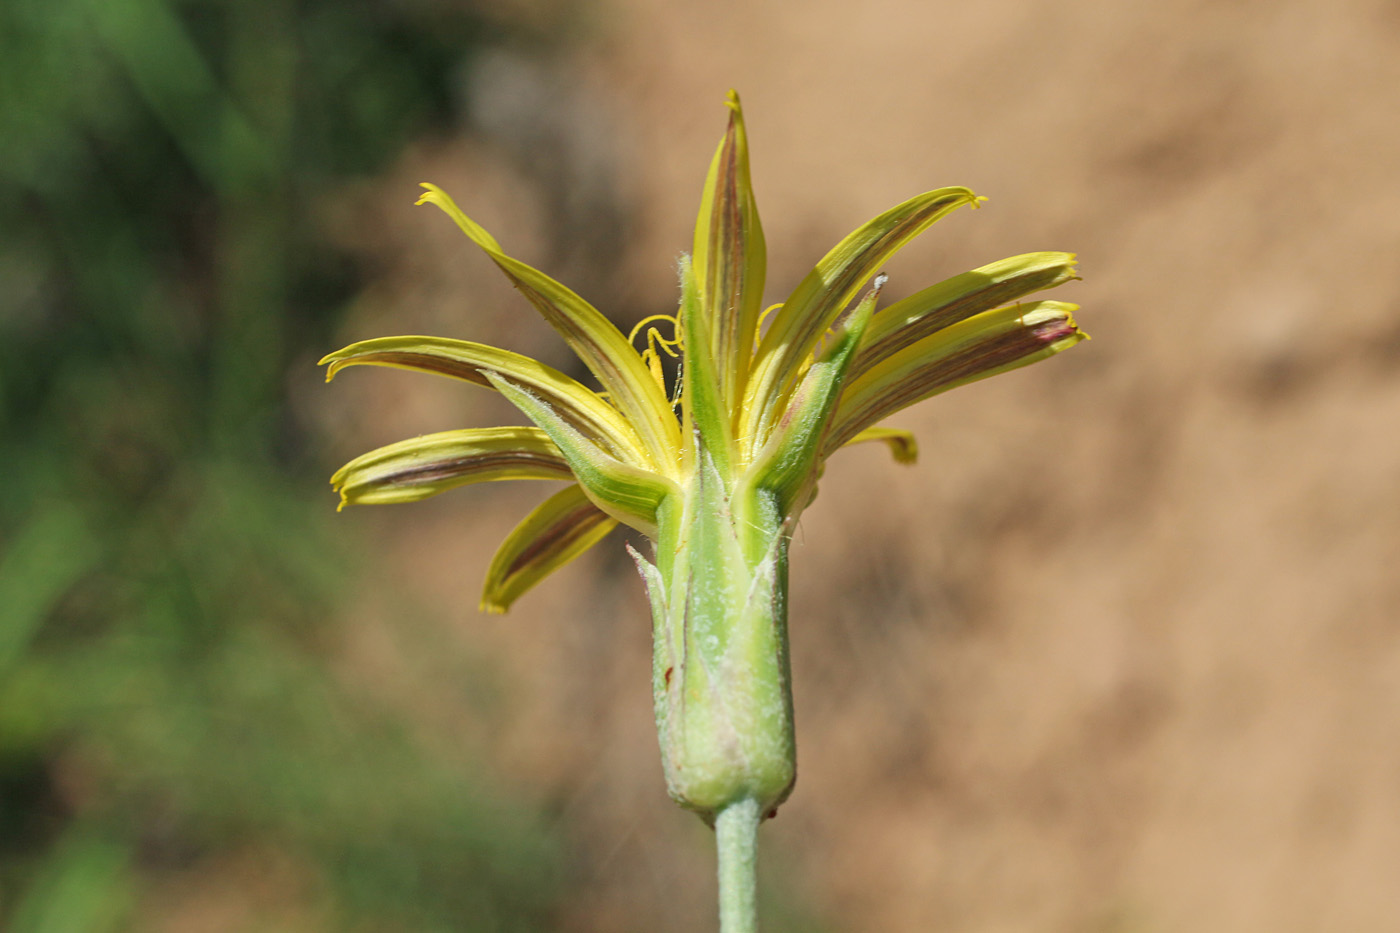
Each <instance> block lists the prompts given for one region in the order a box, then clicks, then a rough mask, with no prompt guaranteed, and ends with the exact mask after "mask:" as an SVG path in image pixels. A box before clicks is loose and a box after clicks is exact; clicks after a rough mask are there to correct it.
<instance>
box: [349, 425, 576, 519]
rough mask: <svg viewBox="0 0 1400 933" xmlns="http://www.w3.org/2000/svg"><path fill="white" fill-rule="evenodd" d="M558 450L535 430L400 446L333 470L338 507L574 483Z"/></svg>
mask: <svg viewBox="0 0 1400 933" xmlns="http://www.w3.org/2000/svg"><path fill="white" fill-rule="evenodd" d="M573 475H574V474H573V472H572V471H571V470H570V469H569V465H568V464H567V463H566V462H564V458H563V456H561V455H560V453H559V448H557V447H555V446H554V442H553V441H551V440H550V439H549V437H548V436H546V435H545V433H544V432H543V431H541V430H540V429H539V428H523V427H512V428H470V429H466V430H461V431H443V432H441V433H438V434H425V435H423V436H422V437H415V438H411V439H409V440H406V441H399V442H398V443H397V444H390V445H388V446H387V447H380V448H379V449H377V450H372V451H370V452H369V453H367V454H361V455H360V456H358V457H356V458H355V459H354V460H351V461H350V462H349V463H347V464H345V466H343V467H341V468H340V469H339V470H337V471H336V473H335V475H334V476H332V477H331V485H332V486H333V487H335V490H336V491H337V492H339V493H340V504H341V507H342V508H343V507H344V506H346V505H374V504H381V503H391V502H417V501H418V500H420V499H426V498H428V497H429V496H435V495H437V494H438V493H440V492H445V491H446V490H448V489H455V488H456V487H458V486H465V485H467V484H469V483H489V482H495V481H497V480H507V479H564V480H568V479H573Z"/></svg>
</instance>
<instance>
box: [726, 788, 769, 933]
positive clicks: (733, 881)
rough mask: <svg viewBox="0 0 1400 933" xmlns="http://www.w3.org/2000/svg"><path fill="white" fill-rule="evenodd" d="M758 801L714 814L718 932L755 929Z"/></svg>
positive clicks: (742, 802) (747, 801)
mask: <svg viewBox="0 0 1400 933" xmlns="http://www.w3.org/2000/svg"><path fill="white" fill-rule="evenodd" d="M762 818H763V814H762V813H761V812H760V811H759V807H758V801H756V800H753V799H751V798H746V799H744V800H740V801H738V802H736V803H732V804H730V805H729V806H727V807H725V808H724V809H723V810H721V811H719V816H717V817H715V844H716V847H717V849H718V851H719V930H720V933H757V931H758V901H757V898H756V896H755V894H756V890H757V887H758V823H759V820H761V819H762Z"/></svg>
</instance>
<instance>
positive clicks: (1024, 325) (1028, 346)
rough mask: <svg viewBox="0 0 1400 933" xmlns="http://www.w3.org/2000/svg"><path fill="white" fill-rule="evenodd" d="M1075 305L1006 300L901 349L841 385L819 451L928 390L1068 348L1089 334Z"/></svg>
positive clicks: (938, 389) (918, 398)
mask: <svg viewBox="0 0 1400 933" xmlns="http://www.w3.org/2000/svg"><path fill="white" fill-rule="evenodd" d="M1078 308H1079V306H1078V305H1072V304H1068V303H1066V302H1063V301H1036V302H1031V303H1029V304H1022V305H1010V306H1008V307H1005V308H998V309H996V310H994V311H984V312H982V313H981V314H978V315H975V316H974V317H970V318H968V319H967V320H965V321H961V322H959V323H957V324H954V325H953V326H952V327H946V328H944V329H943V330H941V331H938V332H937V333H935V334H932V335H930V336H928V337H925V338H924V339H923V340H920V341H918V342H916V343H914V344H911V345H910V346H908V347H905V348H904V349H903V350H900V351H899V352H898V353H895V354H894V355H893V356H891V357H889V358H888V359H886V360H885V361H884V362H882V363H880V364H879V365H877V366H875V367H873V368H871V369H870V370H868V371H866V372H865V373H864V374H862V375H861V376H860V377H859V378H857V379H854V380H852V381H851V383H850V384H849V385H848V386H847V387H846V390H845V391H844V392H843V393H842V394H841V401H840V402H839V403H838V405H837V406H836V413H835V415H834V416H833V418H832V426H831V430H830V432H829V433H828V434H827V440H826V443H825V444H824V447H823V450H824V453H826V454H829V453H830V452H831V451H834V450H835V449H836V448H838V447H840V446H841V445H842V444H844V443H846V442H847V441H849V440H852V439H853V438H855V437H856V436H857V435H859V434H860V432H861V431H863V430H865V429H866V428H868V427H870V426H871V425H874V424H876V423H877V422H879V421H881V420H883V419H885V418H887V417H889V416H890V415H892V414H894V413H895V412H897V411H899V410H901V409H903V408H907V407H908V406H910V405H912V404H914V403H915V402H918V401H922V400H923V399H926V398H928V397H929V396H932V395H937V394H938V393H940V392H946V391H947V390H949V389H952V388H955V387H957V386H960V385H965V384H967V383H969V382H975V381H977V380H978V379H985V378H986V377H988V376H994V375H996V374H997V373H1002V372H1006V371H1008V370H1012V369H1017V368H1019V367H1021V366H1027V365H1029V364H1031V363H1034V362H1037V361H1038V360H1043V359H1046V358H1047V357H1050V356H1054V355H1055V354H1056V353H1059V352H1061V351H1063V350H1068V349H1069V348H1070V347H1072V346H1074V345H1075V344H1077V343H1079V342H1080V341H1081V340H1085V339H1087V338H1088V335H1087V334H1085V333H1084V332H1082V331H1081V330H1080V329H1079V327H1078V325H1076V324H1075V322H1074V316H1073V312H1074V311H1077V310H1078Z"/></svg>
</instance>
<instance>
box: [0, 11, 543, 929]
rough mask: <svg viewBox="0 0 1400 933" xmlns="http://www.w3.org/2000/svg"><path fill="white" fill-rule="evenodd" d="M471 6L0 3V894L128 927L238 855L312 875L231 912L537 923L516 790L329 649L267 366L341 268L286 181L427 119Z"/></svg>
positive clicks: (328, 294) (444, 103)
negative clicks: (348, 685)
mask: <svg viewBox="0 0 1400 933" xmlns="http://www.w3.org/2000/svg"><path fill="white" fill-rule="evenodd" d="M498 30H499V27H493V29H491V30H488V29H487V28H486V27H484V26H483V25H482V24H481V23H480V22H477V21H475V20H473V19H472V18H470V17H469V16H467V15H465V14H463V13H462V12H461V11H460V10H458V9H454V8H453V7H452V6H451V5H447V4H442V3H431V2H419V3H414V2H405V3H368V2H337V0H301V2H291V0H261V2H251V0H250V2H238V0H42V2H40V0H7V2H6V3H5V4H4V5H3V6H0V417H2V418H3V421H0V928H3V929H6V930H10V931H13V933H85V931H107V930H125V929H138V928H143V927H142V926H141V924H143V923H148V922H151V914H150V911H149V901H150V897H149V895H150V892H151V891H153V890H156V889H157V888H168V887H170V886H171V885H174V886H175V887H176V888H178V887H179V885H180V881H181V879H182V878H189V877H194V876H197V875H201V873H205V872H207V871H209V870H213V871H216V872H217V871H218V870H219V866H221V865H224V864H228V863H229V861H230V859H233V858H235V857H238V856H247V855H248V854H249V853H251V854H252V856H253V859H254V861H257V860H258V859H259V858H262V857H263V855H264V854H271V855H275V856H276V859H287V860H289V861H290V862H291V863H292V864H294V865H296V866H297V872H296V873H294V874H296V875H297V877H301V874H303V873H304V874H305V877H306V879H308V880H306V881H305V882H304V883H301V884H299V885H298V886H297V887H296V895H295V898H296V900H298V901H299V904H298V906H297V909H294V910H289V909H287V908H286V906H285V905H282V906H281V907H271V908H268V909H267V910H266V911H260V909H259V908H258V907H256V906H248V907H247V909H246V916H244V917H243V919H242V920H240V921H238V923H239V924H241V925H240V926H238V927H237V928H239V929H243V928H246V929H257V930H269V929H287V930H292V929H298V930H299V929H335V930H415V931H419V930H422V931H433V930H444V931H446V930H529V929H543V928H545V927H546V926H547V925H548V922H549V920H550V917H551V911H552V910H553V909H554V905H555V903H556V902H557V899H558V897H559V890H560V881H559V876H560V863H559V857H558V855H557V845H556V842H555V840H553V839H552V838H551V837H550V834H549V833H548V832H547V831H546V830H545V829H542V828H541V827H542V824H541V822H540V821H539V820H538V819H537V818H536V817H535V816H534V815H533V814H532V813H531V812H530V810H529V809H528V807H527V805H525V804H522V803H520V802H512V801H509V800H505V799H502V798H501V796H500V795H499V794H493V793H492V792H490V791H488V790H486V789H485V788H487V787H488V786H489V779H488V778H487V777H486V776H483V775H477V774H475V773H468V772H467V771H466V770H465V769H464V767H463V766H462V765H461V764H460V763H457V762H453V761H447V760H444V759H442V758H441V756H440V755H435V754H434V753H432V752H430V751H428V750H426V749H424V748H423V747H422V746H421V743H417V742H415V741H413V740H412V739H411V738H410V736H409V734H408V729H407V724H406V723H404V722H402V721H400V719H399V715H398V714H397V713H396V712H395V711H393V710H390V709H385V708H381V707H378V706H376V705H375V704H374V703H372V702H371V701H369V700H367V699H366V698H364V697H360V696H356V695H354V694H353V693H351V692H350V691H347V690H346V689H345V687H344V686H343V685H342V684H341V683H339V682H338V681H337V680H336V678H335V677H333V676H332V675H331V674H330V673H329V671H328V667H327V658H326V653H327V650H326V647H325V646H326V644H327V637H326V635H327V632H328V631H333V629H334V625H335V619H336V617H337V615H338V612H339V609H340V601H341V600H342V599H343V598H344V597H343V596H342V595H341V594H343V593H345V592H347V586H346V584H347V581H348V579H349V576H350V574H351V572H352V568H353V565H354V559H355V556H354V553H353V552H352V550H351V547H350V546H349V545H347V544H345V543H344V542H340V541H337V540H336V538H335V537H333V535H332V533H331V530H330V527H329V525H328V521H329V519H330V515H331V510H330V508H329V505H328V498H327V496H325V495H324V481H325V477H324V475H323V473H324V467H325V464H324V462H323V461H324V458H323V457H321V456H319V455H318V452H317V451H316V450H314V449H313V448H312V447H310V446H308V441H307V440H306V439H307V438H308V436H309V432H308V431H307V430H306V429H305V426H303V425H299V424H298V423H297V421H296V418H295V415H294V412H293V411H292V410H291V408H290V407H289V406H288V404H287V403H286V400H285V398H284V394H283V387H282V383H283V379H284V373H285V372H286V371H287V368H288V367H289V366H290V365H293V364H294V363H301V362H304V361H305V360H306V359H308V358H312V359H314V357H315V356H316V355H318V354H319V352H320V351H321V350H323V349H324V348H325V347H327V346H328V345H329V343H330V336H329V335H330V333H331V332H332V330H333V328H334V325H335V323H336V320H337V318H338V316H339V315H340V314H341V313H342V310H343V309H344V308H345V307H346V306H347V304H348V303H349V301H350V300H351V299H352V298H353V297H354V295H355V294H356V290H357V286H358V282H357V272H356V269H355V266H354V264H353V261H352V260H351V259H350V258H349V257H347V256H345V255H343V254H341V253H339V252H338V251H337V250H336V249H335V248H334V247H333V246H331V245H329V244H328V242H327V240H326V238H325V237H324V236H323V235H322V233H321V232H320V231H318V230H317V229H316V226H315V224H314V223H313V222H312V221H311V220H310V219H309V218H311V217H313V216H314V214H315V211H314V208H315V206H316V204H317V203H318V202H320V201H322V200H324V199H326V198H328V197H332V196H334V193H335V191H336V190H337V186H340V185H343V184H345V183H346V182H347V180H351V179H354V178H357V177H361V176H364V175H367V174H369V173H373V172H374V171H376V170H377V169H380V168H382V167H384V166H385V165H386V164H387V163H388V161H389V160H390V159H391V158H392V157H393V156H394V155H395V154H396V153H397V152H398V151H400V149H401V147H402V146H403V145H404V144H405V143H406V142H407V141H408V140H410V139H411V138H413V137H414V136H416V135H420V134H423V133H427V132H431V131H432V130H433V128H434V127H436V126H440V125H442V124H443V123H444V121H449V120H451V119H452V118H453V101H454V87H455V86H456V85H457V84H458V83H460V82H461V81H462V80H464V79H463V75H464V74H466V73H467V72H466V70H465V69H464V63H466V62H467V61H468V60H469V59H470V58H471V56H472V55H473V54H475V53H476V52H477V51H479V50H480V49H481V48H483V47H485V46H486V45H487V44H489V43H490V42H492V41H495V40H496V39H498V38H500V37H499V36H498V35H493V32H495V31H498ZM269 857H271V856H269ZM276 859H273V862H274V863H276V864H280V862H276ZM238 881H239V879H238V878H237V877H236V872H235V877H234V879H233V882H234V884H235V885H237V883H238ZM253 899H254V898H253V897H252V895H251V894H250V895H249V897H248V900H249V901H250V902H251V901H252V900H253ZM279 910H280V911H281V913H280V914H279V913H277V911H279ZM269 911H271V913H270V912H269ZM221 928H227V927H221Z"/></svg>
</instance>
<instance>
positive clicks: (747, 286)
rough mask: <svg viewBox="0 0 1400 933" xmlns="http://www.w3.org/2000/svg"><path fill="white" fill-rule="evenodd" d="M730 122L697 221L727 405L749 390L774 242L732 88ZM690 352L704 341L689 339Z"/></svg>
mask: <svg viewBox="0 0 1400 933" xmlns="http://www.w3.org/2000/svg"><path fill="white" fill-rule="evenodd" d="M727 103H728V105H729V111H730V113H729V127H728V129H727V130H726V131H725V134H724V138H723V139H722V140H720V144H719V149H718V150H716V152H715V157H714V160H713V161H712V162H711V163H710V173H709V175H708V176H707V177H706V178H705V190H704V194H703V195H702V196H701V198H700V213H699V216H698V217H697V218H696V222H695V254H694V261H695V276H696V285H697V288H698V291H699V295H700V307H701V309H702V313H703V314H704V316H705V319H706V320H707V321H708V322H709V329H710V341H709V347H710V349H711V351H712V357H713V359H714V360H715V365H716V369H717V371H718V372H719V374H720V377H721V380H722V382H721V386H720V390H721V393H722V396H721V397H722V398H723V399H724V400H725V403H726V405H729V404H732V403H733V402H734V401H737V400H738V398H739V394H740V393H741V392H742V391H743V386H744V379H745V377H746V376H747V372H748V367H749V359H750V357H751V356H752V355H753V343H754V333H755V332H756V331H757V329H758V317H759V312H760V311H761V310H762V307H763V280H764V275H765V271H766V269H767V247H766V246H765V244H764V239H763V226H762V225H761V224H760V223H759V219H758V204H757V202H756V201H755V200H754V195H753V186H752V183H751V181H750V179H749V142H748V134H747V132H746V131H745V129H744V114H743V111H742V109H741V108H740V106H739V95H738V94H736V93H735V92H734V91H730V92H729V97H728V101H727ZM687 350H688V351H689V353H690V354H692V355H693V354H694V353H695V352H696V350H697V348H695V347H693V346H690V347H687Z"/></svg>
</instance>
